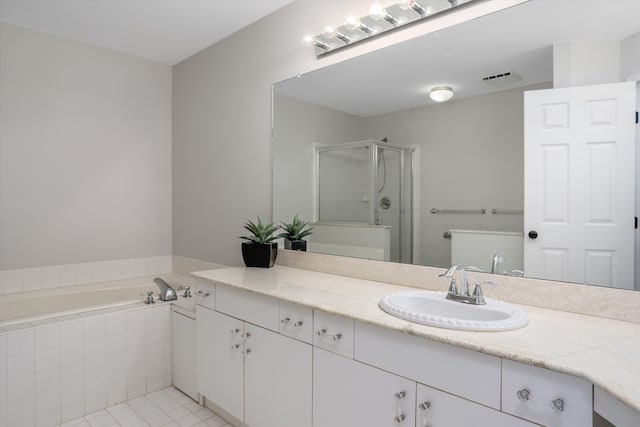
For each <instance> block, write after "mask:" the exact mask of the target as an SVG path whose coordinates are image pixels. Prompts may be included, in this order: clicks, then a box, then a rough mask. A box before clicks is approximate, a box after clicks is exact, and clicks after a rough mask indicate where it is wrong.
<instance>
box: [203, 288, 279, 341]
mask: <svg viewBox="0 0 640 427" xmlns="http://www.w3.org/2000/svg"><path fill="white" fill-rule="evenodd" d="M279 307H280V304H279V301H278V300H277V299H274V298H271V297H267V296H264V295H259V294H256V293H253V292H249V291H245V290H242V289H237V288H232V287H230V286H225V285H221V284H219V283H218V284H216V310H217V311H219V312H221V313H224V314H228V315H229V316H232V317H235V318H238V319H242V320H244V321H245V322H249V323H253V324H254V325H258V326H262V327H263V328H266V329H270V330H272V331H275V332H278V328H279V326H280V320H279V319H280V308H279Z"/></svg>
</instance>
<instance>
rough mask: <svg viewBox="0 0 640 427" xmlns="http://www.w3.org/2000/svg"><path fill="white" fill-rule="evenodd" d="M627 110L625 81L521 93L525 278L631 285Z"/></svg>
mask: <svg viewBox="0 0 640 427" xmlns="http://www.w3.org/2000/svg"><path fill="white" fill-rule="evenodd" d="M634 109H635V85H634V83H632V82H627V83H615V84H608V85H597V86H585V87H572V88H563V89H549V90H541V91H532V92H526V93H525V218H524V226H525V266H524V268H525V274H526V275H527V276H529V277H537V278H544V279H549V280H563V281H569V282H577V283H587V284H596V285H604V286H614V287H619V288H629V289H632V288H633V282H634V263H633V257H634V254H633V250H634V249H633V245H634V229H633V224H634V216H635V145H634V136H635V129H634V122H633V113H634ZM530 231H535V232H536V233H537V237H533V238H531V237H528V234H529V232H530Z"/></svg>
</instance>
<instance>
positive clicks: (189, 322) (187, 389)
mask: <svg viewBox="0 0 640 427" xmlns="http://www.w3.org/2000/svg"><path fill="white" fill-rule="evenodd" d="M171 338H172V339H171V347H172V349H171V350H172V366H171V369H172V375H173V385H174V386H175V387H176V388H178V389H180V390H182V392H183V393H186V394H187V395H188V396H189V397H190V398H192V399H193V400H198V392H197V387H196V321H195V320H194V319H191V318H190V317H187V316H184V315H182V314H180V313H176V312H174V311H172V312H171Z"/></svg>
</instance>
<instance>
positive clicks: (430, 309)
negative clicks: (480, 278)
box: [379, 291, 529, 331]
mask: <svg viewBox="0 0 640 427" xmlns="http://www.w3.org/2000/svg"><path fill="white" fill-rule="evenodd" d="M446 296H447V293H446V292H437V291H408V292H399V293H397V294H392V295H388V296H386V297H384V298H382V300H381V301H380V303H379V306H380V308H381V309H382V310H383V311H385V312H387V313H389V314H390V315H392V316H395V317H399V318H401V319H404V320H408V321H410V322H415V323H421V324H423V325H429V326H437V327H439V328H447V329H460V330H465V331H508V330H512V329H518V328H522V327H523V326H526V325H527V323H529V319H528V317H527V315H526V314H525V313H524V312H523V311H522V310H521V309H520V308H518V307H516V306H514V305H511V304H509V303H506V302H502V301H497V300H492V299H490V298H487V299H486V301H487V304H486V305H472V304H463V303H460V302H455V301H450V300H448V299H446Z"/></svg>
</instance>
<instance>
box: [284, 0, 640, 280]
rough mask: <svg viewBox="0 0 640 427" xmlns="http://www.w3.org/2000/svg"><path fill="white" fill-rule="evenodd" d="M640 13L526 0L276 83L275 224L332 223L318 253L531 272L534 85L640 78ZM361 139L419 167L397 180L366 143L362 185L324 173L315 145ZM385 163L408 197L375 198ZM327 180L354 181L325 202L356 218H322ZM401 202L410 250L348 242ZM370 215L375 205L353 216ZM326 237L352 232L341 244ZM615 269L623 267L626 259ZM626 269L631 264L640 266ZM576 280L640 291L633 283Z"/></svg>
mask: <svg viewBox="0 0 640 427" xmlns="http://www.w3.org/2000/svg"><path fill="white" fill-rule="evenodd" d="M551 9H553V10H551ZM605 9H606V10H607V15H606V16H607V20H604V21H603V20H602V13H601V11H602V10H605ZM638 14H640V2H625V1H592V2H581V1H563V2H537V1H534V2H528V3H525V4H522V5H519V6H516V7H513V8H511V9H508V10H505V11H501V12H498V13H495V14H492V15H489V16H485V17H482V18H478V19H476V20H473V21H470V22H466V23H464V24H459V25H457V26H455V27H451V28H448V29H446V30H442V31H440V32H439V33H437V34H427V35H425V36H422V37H419V38H416V39H412V40H409V41H407V42H404V43H401V44H398V45H394V46H391V47H387V48H385V49H381V50H378V51H375V52H373V53H370V54H367V55H363V56H360V57H356V58H352V59H350V60H348V61H344V62H341V63H338V64H335V65H332V66H329V67H326V68H323V69H320V70H318V71H314V72H311V73H308V74H305V75H303V76H300V77H296V78H292V79H289V80H285V81H283V82H279V83H277V84H275V85H274V99H273V105H274V130H273V131H274V133H273V135H274V140H273V162H274V176H273V180H274V187H273V197H274V200H273V207H274V219H276V220H277V219H280V218H289V217H293V216H294V215H296V214H297V215H299V216H300V217H302V218H305V219H309V220H311V221H314V222H316V223H319V224H320V225H321V226H324V227H325V228H328V229H330V232H327V233H315V232H314V234H313V235H311V236H310V237H309V248H308V250H310V251H317V252H322V253H334V254H340V255H349V256H361V257H366V258H380V257H382V258H381V259H388V260H392V261H399V262H413V263H416V264H421V265H429V266H437V267H448V266H449V265H451V264H452V263H453V262H460V263H463V264H466V265H474V266H476V267H478V268H481V269H482V270H484V271H487V272H490V271H491V270H492V268H493V269H496V271H497V272H498V273H504V272H507V273H509V274H516V275H517V274H518V272H519V271H522V270H524V274H525V275H528V274H527V270H528V269H527V267H526V265H525V263H524V259H525V255H524V253H523V252H524V250H526V244H527V242H530V241H531V240H532V239H530V238H529V237H528V235H525V228H524V220H525V217H526V215H527V214H526V212H524V206H525V194H524V191H523V190H524V188H525V184H526V177H525V170H526V168H530V165H531V164H530V163H529V162H527V164H526V165H525V150H524V141H525V137H524V135H525V126H524V116H525V110H524V93H525V92H528V91H541V90H545V89H551V88H554V87H555V88H559V87H563V86H565V87H566V86H584V85H589V84H600V83H611V82H619V81H623V80H626V79H627V77H628V76H631V75H633V74H634V73H640V64H638V63H637V60H634V59H633V58H637V57H639V52H640V25H639V24H638V23H637V20H636V19H634V18H633V17H635V16H638ZM542 29H544V31H542ZM573 40H576V41H577V40H579V41H582V40H591V41H592V42H589V43H586V42H579V43H578V42H573ZM554 45H555V46H554ZM585 52H586V53H585ZM593 58H597V60H595V61H593V60H592V59H593ZM634 61H636V62H635V63H634ZM581 64H582V68H581ZM629 64H632V65H629ZM634 67H635V68H634ZM442 85H446V86H451V87H452V88H453V90H454V97H453V99H452V100H450V101H448V102H445V103H442V104H436V103H435V102H433V101H431V100H430V99H429V96H428V93H429V90H430V89H431V88H432V87H435V86H442ZM636 91H637V89H636ZM634 95H635V92H634ZM632 138H633V137H632ZM383 140H385V141H386V142H383ZM363 141H365V142H366V144H386V145H388V146H390V147H391V148H393V147H400V148H406V149H407V152H409V151H413V152H414V158H413V160H405V166H407V165H408V164H409V163H411V165H412V167H405V168H404V170H403V172H402V173H401V174H397V175H392V173H391V171H392V167H393V163H395V162H396V160H395V159H393V157H392V154H391V149H390V148H389V149H388V150H384V151H383V152H380V151H378V150H377V149H372V148H371V146H372V145H368V146H369V148H368V149H367V150H366V151H367V152H366V154H363V155H362V158H363V159H362V168H365V169H366V168H367V167H368V168H369V170H368V174H367V173H365V172H364V169H362V170H361V173H362V174H363V175H366V178H368V180H367V181H366V182H367V184H362V185H363V187H362V188H360V189H359V190H356V189H354V186H355V185H356V184H355V181H353V180H352V179H350V178H348V177H346V176H345V174H348V173H352V172H353V173H355V172H356V170H357V169H358V168H356V167H355V166H354V164H351V165H343V166H338V165H337V164H333V165H332V166H331V167H330V168H328V169H329V170H328V171H324V172H320V167H319V164H320V163H319V161H318V157H317V152H318V149H322V148H323V147H325V148H326V147H328V146H341V145H342V144H352V145H353V143H362V142H363ZM627 142H631V143H632V142H633V141H627ZM366 144H365V145H366ZM334 151H335V150H329V153H328V154H330V153H333V154H335V152H334ZM363 151H364V149H363ZM382 153H384V156H382V155H380V154H382ZM383 159H384V160H383ZM326 160H329V159H328V158H327V159H326ZM334 160H336V159H334ZM342 160H346V159H342ZM631 160H632V161H634V160H635V159H633V158H632V159H631ZM385 165H386V167H387V179H388V185H390V186H391V185H393V186H396V185H400V184H399V183H400V182H402V179H400V177H401V176H404V177H405V178H406V179H407V180H408V181H410V182H411V181H412V182H413V185H412V186H411V187H412V188H409V189H407V188H405V189H401V190H400V192H404V195H405V196H406V195H408V194H409V193H410V194H411V198H409V200H410V202H409V203H400V205H397V204H396V202H395V197H392V196H390V195H387V194H380V195H379V196H380V197H378V193H377V190H378V189H379V188H380V185H381V184H382V183H383V182H384V180H383V177H384V166H385ZM325 166H326V165H325ZM393 176H396V177H397V178H392V177H393ZM395 179H397V180H398V183H393V184H392V181H391V180H395ZM325 180H330V181H331V180H333V182H332V183H331V185H332V186H333V187H334V188H342V190H344V191H343V192H341V193H338V194H339V195H340V197H343V199H340V198H339V197H337V196H335V198H333V199H330V201H327V202H326V203H333V204H334V206H336V207H340V208H343V209H347V206H348V203H347V202H346V201H345V199H344V198H348V199H349V203H352V206H353V208H348V209H347V210H348V213H349V215H351V216H349V215H345V216H344V217H343V218H333V219H331V218H327V219H326V220H325V218H323V216H322V215H321V214H320V213H321V210H322V209H323V205H324V206H328V205H327V204H325V203H324V202H322V201H319V197H321V195H322V186H321V185H328V184H327V183H325V184H323V182H324V181H325ZM631 184H633V183H631ZM367 185H368V186H369V187H370V188H366V186H367ZM385 185H387V184H385ZM347 190H349V191H351V193H352V194H350V195H348V194H347V192H346V191H347ZM631 191H632V194H634V193H635V192H636V191H637V190H636V189H632V190H631ZM385 196H386V197H388V200H387V199H385V200H383V198H384V197H385ZM632 197H633V196H632ZM387 203H389V209H388V210H385V209H384V208H383V206H385V205H386V204H387ZM394 207H397V209H398V210H399V212H402V213H403V214H405V215H406V216H408V217H411V218H413V219H412V221H411V223H412V224H411V225H412V226H411V227H407V228H405V231H400V230H398V231H397V232H396V233H395V234H396V235H397V236H398V239H397V240H403V241H404V242H405V244H406V242H411V244H410V246H411V248H410V250H408V251H407V250H405V255H404V256H401V254H400V249H399V246H397V245H395V244H393V245H392V243H391V241H392V240H393V239H392V238H391V237H389V238H385V237H384V236H383V237H382V238H380V239H371V240H372V241H364V240H362V239H363V238H360V240H350V237H349V235H350V233H351V232H352V229H356V228H357V227H364V226H366V227H368V228H370V229H372V230H376V227H378V228H380V227H382V228H383V229H385V227H387V228H389V229H390V230H394V229H395V228H396V227H398V226H397V225H395V226H394V225H392V224H385V222H384V221H383V220H382V221H381V218H383V215H384V214H385V213H387V212H388V211H392V210H393V208H394ZM483 209H484V213H482V210H483ZM360 210H361V211H362V212H365V213H363V214H362V217H360V216H358V217H355V216H354V215H356V213H357V212H358V211H360ZM367 214H368V215H369V217H368V218H367V217H366V216H367ZM632 217H633V213H630V218H632ZM377 222H380V224H377ZM317 226H318V224H314V228H316V227H317ZM347 226H349V229H350V231H348V232H347V231H345V229H344V227H347ZM339 227H342V228H339ZM407 229H408V230H409V231H407ZM358 230H360V229H358ZM360 231H361V230H360ZM378 231H379V230H378ZM394 231H395V230H394ZM526 231H527V233H528V232H529V231H530V230H526ZM629 233H630V234H633V228H632V227H630V229H629ZM321 234H326V235H327V236H329V235H333V236H338V237H339V239H342V240H341V241H337V240H336V241H333V243H332V242H330V241H328V239H329V238H328V237H326V236H323V235H321ZM383 234H384V233H383ZM393 234H394V233H393V232H390V235H391V236H392V235H393ZM400 237H402V239H400ZM540 240H541V239H538V240H537V241H538V242H539V241H540ZM314 245H315V246H314ZM332 245H333V247H331V246H332ZM392 247H394V248H398V249H393V250H392ZM631 250H633V248H631ZM358 251H360V253H359V252H358ZM394 251H395V252H394ZM374 252H377V253H381V254H383V255H374V254H373V253H374ZM407 253H410V255H407ZM498 253H500V255H501V256H498V257H496V256H495V255H496V254H498ZM494 261H495V262H494ZM636 263H637V261H636ZM612 265H613V270H612V271H613V272H614V273H615V272H616V270H615V269H616V268H621V267H620V266H618V265H614V264H612ZM587 268H591V267H587ZM628 268H631V270H633V268H634V266H633V261H632V264H631V266H630V267H627V269H628ZM536 275H537V277H542V276H543V275H540V274H538V273H536ZM636 276H637V275H636ZM631 277H633V273H632V274H631ZM546 278H551V279H558V280H568V281H572V280H571V276H562V275H561V276H558V277H546ZM573 281H579V282H586V283H590V284H601V285H603V284H613V285H614V286H617V287H623V288H627V289H632V288H633V287H634V283H633V279H631V280H625V282H624V283H616V282H613V283H606V281H605V280H603V281H595V282H593V281H589V280H579V279H574V280H573ZM636 281H637V279H636Z"/></svg>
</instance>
